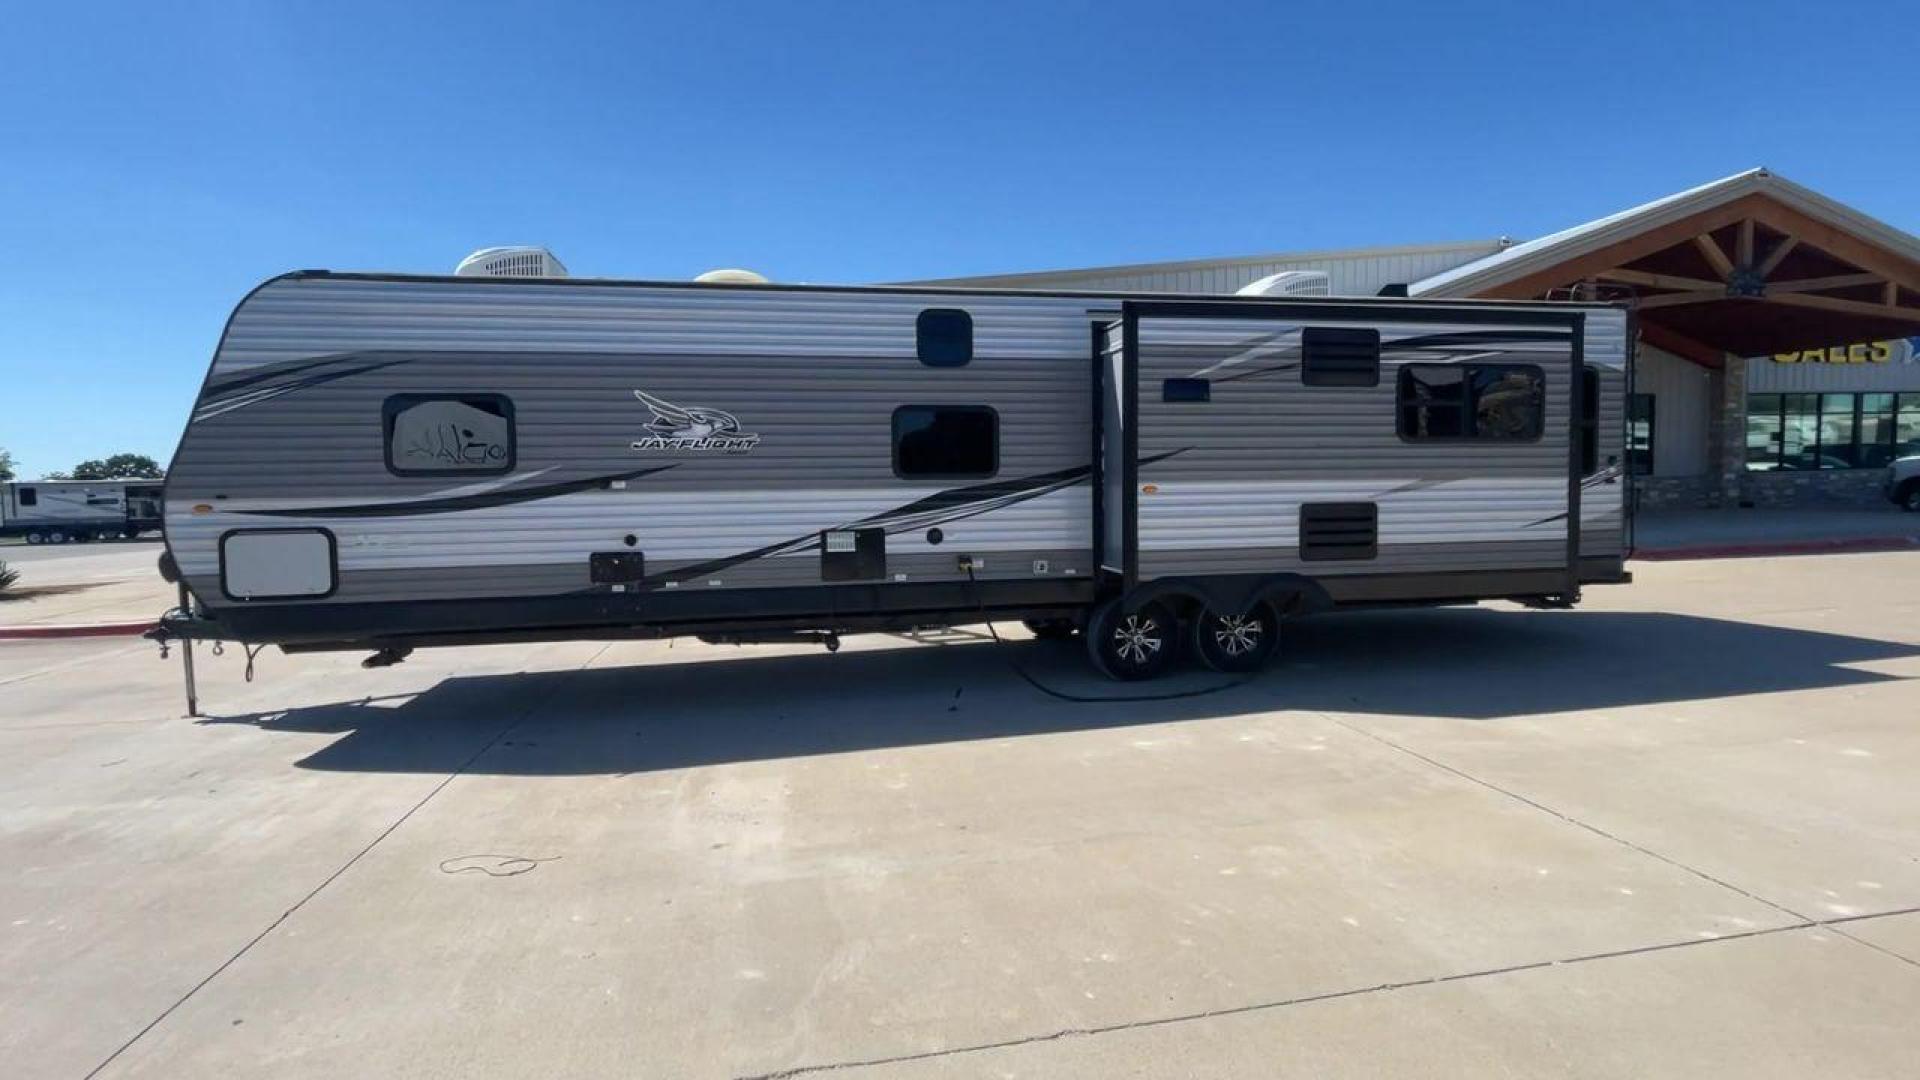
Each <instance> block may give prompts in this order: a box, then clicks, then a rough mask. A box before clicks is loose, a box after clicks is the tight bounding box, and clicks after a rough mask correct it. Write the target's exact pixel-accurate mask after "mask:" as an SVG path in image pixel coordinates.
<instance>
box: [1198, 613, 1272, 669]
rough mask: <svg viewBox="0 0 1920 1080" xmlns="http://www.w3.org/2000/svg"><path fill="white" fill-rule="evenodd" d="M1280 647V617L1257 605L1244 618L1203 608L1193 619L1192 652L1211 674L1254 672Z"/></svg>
mask: <svg viewBox="0 0 1920 1080" xmlns="http://www.w3.org/2000/svg"><path fill="white" fill-rule="evenodd" d="M1279 644H1280V618H1279V616H1277V615H1275V614H1274V613H1273V605H1271V604H1268V603H1265V602H1261V603H1258V604H1255V605H1254V606H1253V610H1251V611H1249V612H1247V613H1246V614H1244V615H1221V614H1219V613H1217V612H1215V611H1214V610H1213V609H1212V608H1207V609H1204V610H1202V611H1201V612H1200V614H1198V615H1196V616H1195V617H1194V620H1193V651H1194V652H1195V653H1196V654H1198V655H1199V657H1200V662H1201V663H1203V664H1205V665H1207V666H1208V667H1210V668H1212V669H1213V670H1215V671H1224V672H1244V671H1257V670H1259V669H1260V667H1261V665H1263V664H1265V663H1266V662H1267V660H1268V658H1270V657H1272V656H1273V651H1274V649H1275V648H1276V647H1277V646H1278V645H1279Z"/></svg>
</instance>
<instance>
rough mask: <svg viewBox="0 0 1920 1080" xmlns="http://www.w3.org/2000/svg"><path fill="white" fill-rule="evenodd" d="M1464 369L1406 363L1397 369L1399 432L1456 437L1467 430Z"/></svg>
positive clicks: (1409, 436) (1423, 436) (1422, 436)
mask: <svg viewBox="0 0 1920 1080" xmlns="http://www.w3.org/2000/svg"><path fill="white" fill-rule="evenodd" d="M1465 374H1466V369H1465V368H1461V367H1458V366H1455V365H1451V364H1448V365H1445V366H1442V365H1438V364H1409V365H1407V366H1406V367H1403V368H1401V369H1400V436H1401V437H1402V438H1406V439H1458V438H1463V437H1464V436H1465V435H1466V433H1467V419H1466V417H1467V391H1466V379H1465Z"/></svg>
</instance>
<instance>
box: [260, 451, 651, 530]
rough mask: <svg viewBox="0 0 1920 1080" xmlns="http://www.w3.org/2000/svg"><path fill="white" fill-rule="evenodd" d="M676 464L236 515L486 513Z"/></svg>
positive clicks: (371, 516) (314, 515)
mask: <svg viewBox="0 0 1920 1080" xmlns="http://www.w3.org/2000/svg"><path fill="white" fill-rule="evenodd" d="M679 465H680V463H679V462H674V463H673V464H672V465H656V466H654V467H652V468H648V469H635V470H633V471H632V472H623V473H614V474H612V475H610V476H589V477H587V478H585V479H582V480H566V481H562V482H561V483H558V484H542V485H540V486H538V487H525V488H505V489H501V490H496V491H483V492H480V493H478V494H475V495H453V496H449V497H446V498H441V499H418V500H414V501H410V502H390V503H361V504H358V505H354V506H306V507H300V508H297V509H290V510H239V511H236V513H241V514H254V515H257V516H260V517H343V518H382V517H410V516H412V515H414V514H452V513H457V512H459V511H461V510H488V509H492V508H493V507H496V506H512V505H514V504H515V503H523V502H533V501H534V500H536V499H551V498H553V497H554V496H556V495H571V494H573V493H574V492H576V491H591V490H593V489H594V488H597V487H600V486H602V485H604V484H608V483H611V482H613V481H615V480H637V479H639V478H640V477H642V476H650V475H652V474H654V473H657V472H666V471H667V470H668V469H674V468H678V467H679Z"/></svg>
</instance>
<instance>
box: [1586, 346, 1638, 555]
mask: <svg viewBox="0 0 1920 1080" xmlns="http://www.w3.org/2000/svg"><path fill="white" fill-rule="evenodd" d="M1585 360H1586V363H1587V364H1588V365H1589V366H1591V367H1594V368H1596V369H1598V371H1599V375H1600V409H1599V412H1598V415H1597V417H1596V420H1597V423H1598V425H1599V428H1598V434H1599V440H1598V445H1597V450H1598V462H1597V465H1598V471H1596V472H1595V473H1594V474H1593V475H1592V476H1590V477H1587V478H1585V480H1584V482H1583V484H1582V488H1581V491H1580V553H1581V554H1582V555H1584V556H1589V557H1605V556H1611V555H1620V554H1623V553H1624V552H1625V551H1626V512H1625V503H1626V491H1627V485H1626V481H1625V479H1624V477H1623V475H1622V474H1623V473H1624V471H1625V463H1626V420H1627V315H1626V312H1624V311H1598V312H1594V313H1591V314H1589V315H1588V316H1587V338H1586V356H1585Z"/></svg>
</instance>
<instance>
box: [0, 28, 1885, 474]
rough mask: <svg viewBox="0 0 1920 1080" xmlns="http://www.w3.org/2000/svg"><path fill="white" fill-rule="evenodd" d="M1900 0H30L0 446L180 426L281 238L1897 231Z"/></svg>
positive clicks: (595, 271)
mask: <svg viewBox="0 0 1920 1080" xmlns="http://www.w3.org/2000/svg"><path fill="white" fill-rule="evenodd" d="M1916 31H1920V12H1916V10H1915V9H1914V8H1912V6H1911V5H1907V4H1902V3H1893V2H1886V0H1882V2H1878V3H1873V4H1867V5H1857V6H1856V5H1846V4H1815V3H1812V2H1811V0H1808V2H1803V3H1796V4H1773V3H1766V2H1755V3H1741V4H1717V5H1709V4H1686V5H1680V4H1674V5H1644V6H1643V5H1639V4H1634V3H1623V2H1614V3H1609V4H1604V5H1594V4H1583V5H1545V4H1513V5H1499V4H1465V5H1460V4H1430V3H1410V4H1394V3H1372V4H1332V5H1328V4H1304V3H1303V4H1277V3H1276V4H1236V5H1220V6H1218V7H1217V9H1216V8H1212V7H1210V6H1208V5H1193V4H1177V5H1176V4H1170V3H1169V4H1151V5H1135V4H1127V3H1097V4H1047V3H1028V4H1009V5H997V4H984V3H981V4H976V3H959V4H944V5H937V6H936V5H931V4H928V5H922V4H911V3H908V4H901V3H892V4H873V5H854V4H831V3H829V4H795V3H784V4H771V5H759V4H750V3H729V4H691V3H666V4H659V5H641V4H606V5H600V6H595V5H588V4H550V5H526V4H513V5H509V4H494V3H459V4H427V3H420V4H413V3H408V4H390V3H380V4H356V3H338V2H334V3H273V4H240V3H234V4H219V3H194V2H186V3H173V4H138V5H131V4H130V5H124V6H121V5H111V4H98V5H52V4H36V5H31V6H28V5H19V6H15V7H13V8H11V10H10V14H9V15H8V17H7V20H6V28H5V33H4V34H0V242H4V256H3V257H0V401H4V402H5V406H6V407H5V408H3V409H0V447H6V448H8V449H11V450H12V451H13V453H14V455H15V457H16V458H17V459H18V460H19V464H20V466H21V473H22V475H24V476H36V475H38V474H40V473H41V472H43V471H46V470H51V469H65V468H70V467H71V466H72V465H73V464H74V463H75V462H76V461H78V460H80V459H82V458H87V457H98V456H103V455H106V454H110V453H115V452H119V451H138V452H145V453H150V454H153V455H154V456H155V457H158V458H161V459H162V460H163V461H164V459H165V457H166V456H167V455H168V454H169V453H171V451H172V448H173V444H174V441H175V439H176V438H177V437H178V434H179V429H180V425H181V423H182V420H183V418H184V416H185V414H186V410H187V408H188V406H189V405H190V403H191V400H192V396H193V394H194V392H195V390H196V389H197V388H198V386H199V382H200V379H201V376H202V374H203V373H204V371H205V367H206V363H207V359H208V356H209V355H210V353H211V351H212V349H213V347H214V344H215V341H216V339H217V337H218V335H219V332H220V327H221V324H222V323H223V321H224V320H225V318H226V315H227V313H228V311H229V310H230V309H231V308H232V306H233V304H234V302H235V301H237V300H238V299H239V298H240V296H241V295H242V294H243V293H245V292H246V290H247V289H248V288H250V287H251V286H252V285H254V284H255V283H256V282H258V281H259V280H261V279H262V278H265V277H268V276H270V275H272V274H275V273H278V272H280V271H283V270H288V269H294V268H300V267H330V268H334V269H380V270H404V271H421V272H446V271H450V270H451V269H452V267H453V265H454V264H455V263H456V262H457V261H458V260H459V259H460V257H461V256H463V255H465V254H466V253H467V252H468V251H470V250H472V249H474V248H476V247H481V246H485V245H489V244H501V243H541V244H546V245H548V246H550V247H551V248H553V249H554V251H555V252H557V253H558V254H559V255H560V256H561V258H562V259H564V260H565V261H566V262H567V264H568V266H569V267H570V268H572V270H573V271H574V272H575V273H578V274H583V275H594V276H617V277H652V278H668V279H681V278H686V277H690V276H692V275H694V274H696V273H699V272H700V271H702V270H705V269H709V268H712V267H716V266H730V265H741V266H750V267H753V268H756V269H759V270H761V271H762V272H765V273H767V274H769V275H770V276H773V277H775V278H776V279H780V280H788V281H813V282H866V281H884V280H899V279H906V278H915V277H932V276H940V275H953V274H964V273H975V272H981V273H984V272H990V271H1009V270H1031V269H1045V268H1052V267H1065V266H1081V265H1094V264H1100V263H1118V262H1139V261H1147V260H1155V259H1179V258H1197V257H1201V256H1208V255H1230V254H1252V253H1258V252H1265V251H1288V250H1305V249H1314V248H1327V247H1347V246H1358V245H1369V244H1394V243H1415V242H1429V241H1442V240H1460V239H1472V238H1481V237H1489V236H1498V235H1502V234H1506V235H1512V236H1514V237H1516V238H1525V237H1530V236H1536V235H1539V234H1541V233H1544V232H1548V231H1552V230H1554V229H1557V228H1561V227H1564V226H1567V225H1571V224H1575V223H1578V222H1580V221H1583V220H1586V219H1588V218H1591V217H1594V216H1597V215H1600V214H1603V213H1608V212H1611V211H1614V210H1618V209H1621V208H1623V207H1625V206H1628V205H1631V204H1634V203H1637V202H1640V201H1643V200H1645V199H1648V198H1652V197H1656V196H1659V195H1663V194H1667V193H1669V192H1672V191H1675V190H1678V189H1680V188H1683V187H1689V186H1692V185H1694V184H1698V183H1701V182H1704V181H1706V180H1709V179H1713V178H1715V177H1719V176H1723V175H1725V174H1728V173H1731V172H1736V171H1738V170H1740V169H1743V168H1746V167H1749V166H1752V165H1759V164H1765V165H1767V166H1770V167H1772V168H1774V169H1775V170H1777V171H1779V172H1781V173H1783V174H1784V175H1786V176H1788V177H1790V178H1792V179H1794V180H1797V181H1799V182H1801V183H1803V184H1807V185H1809V186H1812V187H1814V188H1817V189H1819V190H1821V191H1823V192H1825V193H1827V194H1829V195H1832V196H1834V197H1836V198H1839V199H1841V200H1842V201H1845V202H1849V203H1852V204H1853V205H1855V206H1857V207H1859V208H1861V209H1863V210H1865V211H1867V212H1868V213H1871V214H1874V215H1876V216H1879V217H1881V218H1883V219H1885V220H1887V221H1889V222H1891V223H1893V224H1894V225H1897V226H1899V227H1901V228H1904V229H1907V230H1909V231H1920V138H1916V137H1915V133H1916V132H1920V111H1917V110H1916V106H1915V101H1916V95H1915V93H1914V83H1913V68H1912V60H1911V59H1910V56H1911V47H1912V44H1913V43H1914V41H1915V40H1916V38H1917V37H1920V34H1917V33H1916Z"/></svg>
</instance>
